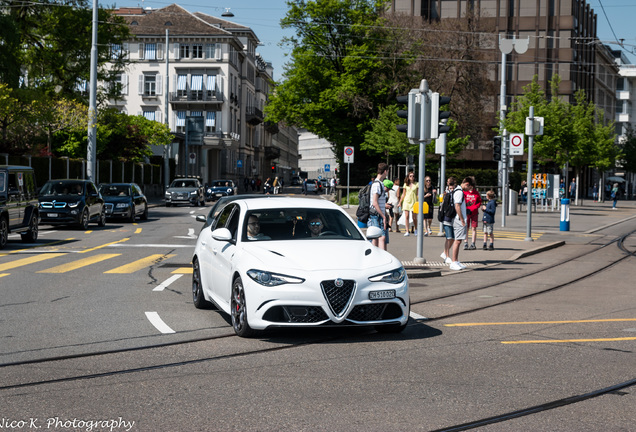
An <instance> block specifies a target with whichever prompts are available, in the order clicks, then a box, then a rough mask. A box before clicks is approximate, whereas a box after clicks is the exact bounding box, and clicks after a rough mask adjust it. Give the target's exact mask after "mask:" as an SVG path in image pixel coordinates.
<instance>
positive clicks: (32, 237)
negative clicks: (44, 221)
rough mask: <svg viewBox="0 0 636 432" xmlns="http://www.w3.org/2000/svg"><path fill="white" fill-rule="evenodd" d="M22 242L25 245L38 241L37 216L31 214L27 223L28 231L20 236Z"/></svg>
mask: <svg viewBox="0 0 636 432" xmlns="http://www.w3.org/2000/svg"><path fill="white" fill-rule="evenodd" d="M20 237H22V241H23V242H26V243H33V242H35V241H37V239H38V215H37V214H36V213H33V214H32V215H31V220H30V221H29V230H28V231H27V232H25V233H24V234H21V235H20Z"/></svg>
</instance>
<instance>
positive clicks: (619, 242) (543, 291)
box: [411, 230, 636, 322]
mask: <svg viewBox="0 0 636 432" xmlns="http://www.w3.org/2000/svg"><path fill="white" fill-rule="evenodd" d="M634 233H636V230H634V231H631V232H629V233H627V234H624V235H623V236H621V237H618V238H615V239H613V240H611V241H609V242H607V243H605V244H603V245H600V246H599V247H597V248H594V249H592V250H588V251H585V252H583V253H580V254H578V255H575V256H573V257H569V258H568V259H567V260H564V261H561V262H558V263H554V264H551V265H549V266H545V267H542V268H538V269H534V270H533V271H532V273H524V274H521V275H518V276H513V277H510V278H506V279H504V280H501V281H498V282H495V283H489V284H487V285H481V286H478V287H473V288H470V289H466V290H461V291H459V292H453V293H449V294H444V295H439V296H434V297H430V298H427V299H424V300H419V301H415V302H411V307H412V306H414V305H422V304H427V303H431V302H435V301H440V300H447V299H451V298H453V297H460V296H463V295H466V294H470V293H475V292H479V291H483V290H486V289H491V288H494V287H497V286H503V285H508V284H511V283H514V282H518V281H521V280H523V279H527V278H528V277H535V276H536V275H538V274H541V273H545V272H548V271H553V270H554V269H555V268H556V267H559V266H564V265H566V264H569V263H570V262H572V261H574V260H578V259H581V258H584V257H587V256H590V255H593V254H594V253H596V252H598V251H600V250H602V249H604V248H606V247H608V246H611V245H613V244H616V246H617V247H618V248H619V249H620V250H621V251H623V252H624V253H625V255H624V256H622V257H620V258H618V259H615V260H613V261H612V262H611V263H610V264H608V265H605V266H604V267H601V268H598V269H595V270H592V271H589V272H586V273H584V274H581V275H579V276H577V277H575V278H573V279H570V280H568V281H566V282H562V283H559V284H555V285H552V286H549V287H547V288H544V289H540V290H537V291H534V292H532V293H528V294H525V295H521V296H517V297H514V298H509V299H506V300H502V301H500V302H495V303H491V304H489V305H484V306H481V307H476V308H471V309H466V310H463V311H459V312H453V313H449V314H444V315H439V316H435V317H429V318H425V319H422V320H420V321H421V322H434V321H440V320H443V319H448V318H454V317H456V316H460V315H466V314H470V313H474V312H479V311H482V310H486V309H490V308H493V307H496V306H501V305H505V304H509V303H513V302H516V301H520V300H524V299H528V298H532V297H536V296H539V295H542V294H546V293H549V292H552V291H556V290H559V289H561V288H564V287H567V286H570V285H572V284H574V283H577V282H580V281H582V280H584V279H586V278H588V277H591V276H595V275H597V274H600V273H602V272H604V271H607V270H609V269H611V268H612V267H614V266H615V265H617V264H619V263H621V262H623V261H625V260H626V259H628V258H630V257H632V256H635V255H636V251H630V250H628V249H627V248H626V247H625V240H626V239H628V238H629V237H630V236H632V235H634ZM472 271H474V272H481V271H487V270H486V269H474V270H472Z"/></svg>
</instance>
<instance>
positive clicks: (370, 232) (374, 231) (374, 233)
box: [367, 226, 383, 240]
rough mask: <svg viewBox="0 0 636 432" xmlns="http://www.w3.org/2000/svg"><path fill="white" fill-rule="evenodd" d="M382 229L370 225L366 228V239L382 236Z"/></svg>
mask: <svg viewBox="0 0 636 432" xmlns="http://www.w3.org/2000/svg"><path fill="white" fill-rule="evenodd" d="M382 234H383V231H382V229H380V228H378V227H377V226H370V227H369V228H367V239H369V240H372V239H376V238H380V237H382Z"/></svg>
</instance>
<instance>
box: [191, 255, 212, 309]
mask: <svg viewBox="0 0 636 432" xmlns="http://www.w3.org/2000/svg"><path fill="white" fill-rule="evenodd" d="M192 302H193V303H194V307H195V308H197V309H212V307H213V305H212V303H210V302H209V301H207V300H206V299H205V296H204V295H203V287H202V286H201V268H200V267H199V260H198V259H196V258H195V259H194V260H193V261H192Z"/></svg>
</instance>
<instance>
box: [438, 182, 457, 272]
mask: <svg viewBox="0 0 636 432" xmlns="http://www.w3.org/2000/svg"><path fill="white" fill-rule="evenodd" d="M456 185H457V180H455V177H449V178H448V179H447V180H446V190H445V192H444V199H443V200H442V204H440V206H439V210H438V213H437V220H438V221H439V222H440V223H441V224H442V227H443V228H444V236H445V237H446V241H445V242H444V252H442V254H441V255H440V257H441V258H442V259H443V260H444V263H446V264H451V263H452V262H453V259H452V258H451V255H452V251H453V244H454V243H455V233H454V231H453V219H454V218H455V205H454V204H453V190H454V189H455V186H456Z"/></svg>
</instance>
